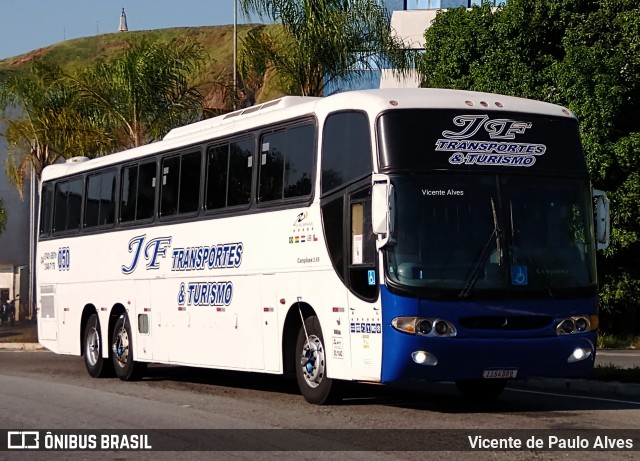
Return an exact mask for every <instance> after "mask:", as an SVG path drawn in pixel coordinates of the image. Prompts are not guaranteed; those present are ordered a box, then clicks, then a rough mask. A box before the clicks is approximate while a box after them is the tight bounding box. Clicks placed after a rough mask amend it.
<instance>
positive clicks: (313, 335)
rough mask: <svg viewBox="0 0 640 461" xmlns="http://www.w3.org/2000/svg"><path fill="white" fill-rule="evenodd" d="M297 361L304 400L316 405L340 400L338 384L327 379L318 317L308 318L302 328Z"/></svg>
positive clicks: (299, 334) (299, 385)
mask: <svg viewBox="0 0 640 461" xmlns="http://www.w3.org/2000/svg"><path fill="white" fill-rule="evenodd" d="M305 329H306V330H305ZM296 360H297V362H296V379H297V380H298V387H299V388H300V392H301V393H302V396H303V397H304V399H305V400H306V401H307V402H309V403H313V404H316V405H323V404H327V403H331V402H334V401H335V400H336V399H337V398H338V395H337V394H338V393H337V383H336V382H335V381H334V380H332V379H331V378H328V377H327V361H326V350H325V347H324V339H323V336H322V329H321V328H320V322H319V321H318V317H316V316H311V317H308V318H306V319H305V321H304V325H303V326H300V331H299V332H298V340H297V341H296Z"/></svg>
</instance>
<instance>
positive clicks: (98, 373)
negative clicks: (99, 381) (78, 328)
mask: <svg viewBox="0 0 640 461" xmlns="http://www.w3.org/2000/svg"><path fill="white" fill-rule="evenodd" d="M83 339H84V341H83V344H84V351H83V352H84V365H85V366H86V367H87V371H88V372H89V375H90V376H92V377H93V378H104V377H106V376H112V375H113V366H112V364H111V362H110V361H109V360H108V359H107V360H105V359H104V358H103V357H102V344H103V342H102V335H101V333H100V322H99V320H98V315H97V314H92V315H91V317H89V321H88V322H87V324H86V326H85V327H84V335H83Z"/></svg>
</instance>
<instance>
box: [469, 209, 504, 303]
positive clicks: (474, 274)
mask: <svg viewBox="0 0 640 461" xmlns="http://www.w3.org/2000/svg"><path fill="white" fill-rule="evenodd" d="M491 215H492V218H493V230H492V231H491V234H489V238H488V239H487V243H486V244H485V245H484V247H483V248H482V251H481V252H480V255H479V256H478V258H477V259H476V261H475V263H474V265H473V268H472V270H471V273H470V274H469V277H468V278H467V281H466V282H465V284H464V288H463V289H462V291H461V292H460V294H459V295H458V297H460V298H466V297H467V296H469V292H471V289H472V288H473V286H474V285H475V284H476V282H477V281H478V277H479V276H480V271H481V270H482V268H483V267H484V265H485V263H486V262H487V259H488V258H489V255H490V254H491V253H490V252H489V248H490V247H491V241H492V240H493V238H494V237H495V242H496V252H497V253H498V267H502V235H501V234H502V230H501V229H500V224H499V223H498V214H497V213H496V205H495V202H494V201H493V198H491Z"/></svg>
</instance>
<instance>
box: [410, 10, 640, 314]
mask: <svg viewBox="0 0 640 461" xmlns="http://www.w3.org/2000/svg"><path fill="white" fill-rule="evenodd" d="M425 40H426V45H425V49H426V50H425V53H424V55H423V57H422V58H421V60H420V62H419V63H418V68H419V70H420V72H421V73H422V74H423V75H424V80H423V86H440V87H448V88H461V89H470V90H478V91H490V92H498V93H502V94H508V95H513V96H521V97H529V98H534V99H541V100H546V101H550V102H555V103H559V104H562V105H565V106H568V107H569V108H570V109H571V110H572V111H573V112H574V113H575V114H576V115H577V117H578V119H579V121H580V128H581V132H582V137H583V146H584V149H585V152H586V154H587V163H588V166H589V169H590V174H591V177H592V181H593V183H594V186H595V187H597V188H599V189H603V190H606V191H607V192H608V193H609V196H610V198H611V200H612V204H611V210H612V224H613V225H612V235H611V246H610V248H609V249H608V250H607V251H606V252H605V253H604V254H603V255H600V256H599V259H600V261H599V277H600V285H601V288H600V299H601V307H602V308H603V311H605V312H607V313H611V312H619V311H627V312H631V311H634V310H635V309H636V307H637V306H638V305H639V304H640V266H638V264H637V261H638V259H640V158H639V157H638V155H637V152H639V151H640V4H638V3H637V2H634V1H631V0H538V1H536V2H531V1H527V0H510V1H509V3H508V4H507V5H506V6H504V7H502V8H498V9H497V10H491V9H490V8H489V6H488V5H486V4H485V5H483V6H482V7H481V8H478V7H474V8H472V9H471V10H466V9H462V8H461V9H454V10H449V11H447V12H441V13H439V14H438V15H437V17H436V20H435V21H434V22H433V24H432V26H431V27H430V28H429V29H427V31H426V32H425Z"/></svg>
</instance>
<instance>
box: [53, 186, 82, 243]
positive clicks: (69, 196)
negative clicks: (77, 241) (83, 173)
mask: <svg viewBox="0 0 640 461" xmlns="http://www.w3.org/2000/svg"><path fill="white" fill-rule="evenodd" d="M82 185H83V180H82V179H81V178H79V179H73V180H71V181H64V182H60V183H58V184H56V188H55V199H54V200H55V203H54V218H53V231H54V232H56V233H59V232H64V231H69V230H78V229H80V216H81V213H82Z"/></svg>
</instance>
